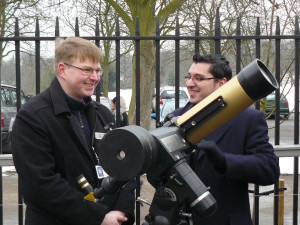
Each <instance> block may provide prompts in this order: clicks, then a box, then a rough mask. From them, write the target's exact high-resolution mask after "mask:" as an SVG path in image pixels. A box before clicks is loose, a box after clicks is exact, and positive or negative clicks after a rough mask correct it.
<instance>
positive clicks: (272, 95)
mask: <svg viewBox="0 0 300 225" xmlns="http://www.w3.org/2000/svg"><path fill="white" fill-rule="evenodd" d="M282 100H285V97H284V95H282V94H281V95H280V101H282ZM267 101H275V94H274V93H272V94H269V95H268V96H267Z"/></svg>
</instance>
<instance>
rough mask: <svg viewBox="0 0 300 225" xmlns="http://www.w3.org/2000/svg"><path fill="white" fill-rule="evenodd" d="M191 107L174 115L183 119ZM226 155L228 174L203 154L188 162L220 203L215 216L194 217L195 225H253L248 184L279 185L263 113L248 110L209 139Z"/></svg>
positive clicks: (277, 171)
mask: <svg viewBox="0 0 300 225" xmlns="http://www.w3.org/2000/svg"><path fill="white" fill-rule="evenodd" d="M192 107H193V105H192V104H191V103H188V104H187V105H186V106H185V107H184V108H180V109H177V110H175V111H174V112H173V114H174V115H175V116H179V115H182V114H183V113H184V112H186V111H188V110H189V109H190V108H192ZM206 140H213V141H215V142H216V143H217V145H218V146H219V147H220V149H221V150H222V151H223V152H224V155H225V160H226V165H227V170H226V172H225V173H224V174H220V173H219V172H218V171H217V170H215V168H214V166H213V165H212V163H211V162H210V161H209V160H208V159H207V157H206V154H205V152H204V151H201V150H200V151H199V152H198V154H197V155H196V156H195V157H194V158H193V157H191V158H190V159H189V160H190V161H191V162H190V165H191V167H192V168H193V170H194V171H195V173H196V174H197V175H198V176H199V178H200V179H201V181H202V182H203V183H204V184H205V185H206V186H209V187H210V188H211V189H210V192H211V194H212V195H213V196H214V198H215V199H216V201H217V210H216V212H215V213H214V214H213V215H212V216H210V217H207V218H200V217H199V216H197V215H196V214H194V213H193V222H194V225H251V224H252V221H251V214H250V204H249V196H248V184H249V183H253V184H258V185H270V184H274V183H275V182H277V181H278V178H279V175H280V172H279V164H278V157H277V156H276V155H275V154H274V149H273V146H272V145H271V144H270V143H269V137H268V126H267V123H266V120H265V116H264V114H263V113H262V112H260V111H258V110H255V109H252V108H248V109H246V110H244V111H243V112H241V113H240V114H239V115H237V116H236V117H234V118H233V119H231V120H230V121H228V122H227V123H226V124H224V125H223V126H222V127H220V128H219V129H217V130H215V131H214V132H213V133H212V134H210V135H209V136H208V137H206Z"/></svg>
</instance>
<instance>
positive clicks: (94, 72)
mask: <svg viewBox="0 0 300 225" xmlns="http://www.w3.org/2000/svg"><path fill="white" fill-rule="evenodd" d="M90 79H92V80H100V76H98V75H97V73H96V70H94V71H93V73H92V75H91V76H90Z"/></svg>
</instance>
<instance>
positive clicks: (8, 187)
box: [3, 172, 300, 225]
mask: <svg viewBox="0 0 300 225" xmlns="http://www.w3.org/2000/svg"><path fill="white" fill-rule="evenodd" d="M299 178H300V175H299V177H298V180H299ZM280 179H283V180H284V182H285V185H284V187H286V189H287V190H286V191H285V192H284V201H283V202H284V225H292V207H293V205H292V202H293V201H292V198H293V175H290V174H283V175H281V177H280ZM141 180H142V181H143V185H142V189H141V198H143V199H145V200H147V201H150V202H151V201H152V198H153V195H154V192H155V190H154V188H153V187H152V186H151V185H150V184H149V183H148V181H147V179H146V177H145V176H141ZM273 188H274V187H273V185H270V186H264V187H262V186H261V187H260V192H265V191H270V190H273ZM249 189H252V190H253V189H254V188H253V185H252V184H250V185H249ZM299 191H300V190H299ZM17 193H18V176H17V174H15V173H9V174H7V172H6V173H5V174H4V176H3V224H4V225H16V224H18V194H17ZM253 198H254V196H253V194H250V204H251V208H252V207H253ZM273 205H274V194H271V195H268V196H263V197H260V212H259V213H260V216H259V218H260V220H259V224H261V225H270V224H273V211H274V207H273ZM298 205H300V199H299V198H298ZM24 209H25V207H24ZM298 209H299V208H298ZM148 210H149V206H148V205H146V204H144V206H143V207H141V217H140V221H141V224H142V223H143V222H144V221H145V220H144V218H145V216H146V215H147V213H148ZM299 210H300V209H299ZM23 215H25V213H24V214H23ZM299 218H300V211H299V212H298V220H299Z"/></svg>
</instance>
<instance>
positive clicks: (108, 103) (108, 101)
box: [92, 95, 111, 110]
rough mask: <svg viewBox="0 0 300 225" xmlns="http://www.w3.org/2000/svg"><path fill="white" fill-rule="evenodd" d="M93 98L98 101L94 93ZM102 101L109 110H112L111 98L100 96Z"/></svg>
mask: <svg viewBox="0 0 300 225" xmlns="http://www.w3.org/2000/svg"><path fill="white" fill-rule="evenodd" d="M92 99H93V100H94V101H96V95H92ZM100 103H101V104H103V105H105V106H106V107H107V108H108V109H109V110H111V100H110V99H109V98H106V97H104V96H100Z"/></svg>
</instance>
